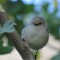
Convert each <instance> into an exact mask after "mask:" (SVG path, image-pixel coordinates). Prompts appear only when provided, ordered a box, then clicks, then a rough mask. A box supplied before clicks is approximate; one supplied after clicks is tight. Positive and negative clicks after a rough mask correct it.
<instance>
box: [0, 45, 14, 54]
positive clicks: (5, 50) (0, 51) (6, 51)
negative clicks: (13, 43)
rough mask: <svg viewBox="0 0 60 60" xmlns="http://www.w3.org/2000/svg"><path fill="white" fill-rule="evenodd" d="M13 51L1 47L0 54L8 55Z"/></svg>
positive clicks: (11, 48)
mask: <svg viewBox="0 0 60 60" xmlns="http://www.w3.org/2000/svg"><path fill="white" fill-rule="evenodd" d="M12 50H13V47H10V46H8V47H1V48H0V54H7V53H10V52H11V51H12Z"/></svg>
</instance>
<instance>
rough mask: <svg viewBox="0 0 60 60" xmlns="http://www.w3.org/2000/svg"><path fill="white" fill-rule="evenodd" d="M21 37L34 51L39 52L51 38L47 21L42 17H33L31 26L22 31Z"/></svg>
mask: <svg viewBox="0 0 60 60" xmlns="http://www.w3.org/2000/svg"><path fill="white" fill-rule="evenodd" d="M21 37H22V39H23V40H25V41H26V42H27V43H28V45H29V46H30V48H31V49H32V50H35V51H38V50H39V49H41V48H43V47H44V46H45V45H46V44H47V42H48V38H49V32H48V24H47V22H46V20H44V19H43V18H42V17H40V16H35V17H33V18H32V20H31V22H30V24H28V25H27V26H25V27H24V28H23V29H22V32H21ZM36 54H37V53H36Z"/></svg>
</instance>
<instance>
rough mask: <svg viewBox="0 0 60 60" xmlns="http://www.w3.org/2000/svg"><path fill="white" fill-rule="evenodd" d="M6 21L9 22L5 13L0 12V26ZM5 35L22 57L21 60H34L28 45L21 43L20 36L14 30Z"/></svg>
mask: <svg viewBox="0 0 60 60" xmlns="http://www.w3.org/2000/svg"><path fill="white" fill-rule="evenodd" d="M7 20H9V17H8V15H7V14H6V13H5V12H1V11H0V24H1V25H2V24H4V23H5V21H7ZM7 35H8V37H10V38H11V40H12V41H13V44H14V46H15V48H16V49H17V51H18V52H19V54H20V55H21V56H22V58H23V60H35V59H34V56H33V54H32V52H31V51H30V47H29V45H28V44H27V43H26V42H24V41H22V39H21V36H20V35H19V34H18V33H17V31H16V30H15V31H14V32H12V33H7Z"/></svg>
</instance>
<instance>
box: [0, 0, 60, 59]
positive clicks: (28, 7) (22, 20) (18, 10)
mask: <svg viewBox="0 0 60 60" xmlns="http://www.w3.org/2000/svg"><path fill="white" fill-rule="evenodd" d="M2 8H3V9H4V10H5V11H6V12H7V14H8V15H9V17H10V19H11V20H14V21H15V22H16V24H17V25H16V26H15V28H16V30H17V31H18V33H19V34H20V33H21V30H22V28H23V27H24V26H25V25H26V24H28V22H29V20H31V19H32V17H34V16H36V15H38V16H41V17H43V18H44V19H45V20H46V21H47V23H48V28H49V33H50V34H52V35H53V36H55V38H56V39H58V40H60V0H0V9H2ZM3 36H4V35H3ZM3 36H0V54H6V53H9V52H11V51H12V50H13V44H12V42H11V41H10V38H8V39H9V40H8V46H6V47H3V40H2V37H3ZM52 60H60V54H58V55H57V56H55V57H53V58H52Z"/></svg>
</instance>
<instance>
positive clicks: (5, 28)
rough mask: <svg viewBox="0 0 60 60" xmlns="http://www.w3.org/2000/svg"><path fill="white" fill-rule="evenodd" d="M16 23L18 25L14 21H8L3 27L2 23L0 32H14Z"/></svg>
mask: <svg viewBox="0 0 60 60" xmlns="http://www.w3.org/2000/svg"><path fill="white" fill-rule="evenodd" d="M14 25H16V24H15V23H14V22H13V21H6V22H5V24H3V27H2V26H1V25H0V34H2V33H5V32H7V33H10V32H14V31H15V28H14Z"/></svg>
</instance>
